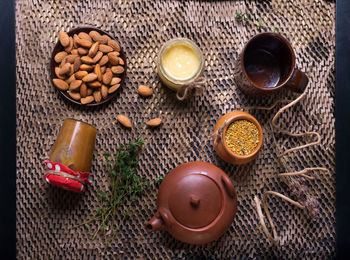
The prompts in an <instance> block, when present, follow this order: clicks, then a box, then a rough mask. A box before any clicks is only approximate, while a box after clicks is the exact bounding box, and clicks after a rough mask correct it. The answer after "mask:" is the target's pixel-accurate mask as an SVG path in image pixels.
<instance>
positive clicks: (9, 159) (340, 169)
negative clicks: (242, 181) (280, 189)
mask: <svg viewBox="0 0 350 260" xmlns="http://www.w3.org/2000/svg"><path fill="white" fill-rule="evenodd" d="M336 4H337V20H336V179H337V201H336V206H337V211H336V221H337V258H339V259H349V256H350V234H349V232H350V164H349V165H347V162H350V153H349V151H350V107H349V104H350V1H349V0H338V1H337V3H336ZM14 17H15V16H14V1H11V0H0V79H1V81H0V82H1V83H0V120H1V121H0V122H1V123H0V169H1V170H0V208H1V211H0V248H1V251H2V252H1V254H0V256H1V257H0V258H1V259H15V257H16V190H15V188H16V162H15V159H16V112H15V109H16V98H15V95H16V92H15V87H16V81H15V77H16V74H15V36H14V35H15V28H14V27H15V25H14ZM325 105H328V104H325Z"/></svg>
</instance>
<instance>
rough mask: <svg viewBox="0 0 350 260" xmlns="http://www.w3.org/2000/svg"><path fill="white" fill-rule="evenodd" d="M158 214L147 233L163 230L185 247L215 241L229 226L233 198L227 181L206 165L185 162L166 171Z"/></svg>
mask: <svg viewBox="0 0 350 260" xmlns="http://www.w3.org/2000/svg"><path fill="white" fill-rule="evenodd" d="M157 204H158V211H157V212H156V214H155V215H154V217H153V218H152V219H151V220H150V221H148V222H147V223H146V229H147V230H148V231H155V230H166V231H167V232H169V233H170V234H171V235H172V236H174V237H175V238H176V239H178V240H180V241H182V242H185V243H189V244H197V245H199V244H205V243H209V242H211V241H214V240H216V239H218V238H219V237H220V236H221V235H222V234H223V233H225V232H226V230H227V229H228V228H229V227H230V225H231V224H232V222H233V220H234V218H235V215H236V212H237V195H236V191H235V188H234V186H233V184H232V182H231V180H230V178H229V177H228V176H227V175H226V174H225V173H224V172H223V171H222V170H221V169H219V168H218V167H216V166H214V165H213V164H210V163H206V162H189V163H185V164H182V165H180V166H178V167H176V168H175V169H173V170H172V171H170V172H169V173H168V174H167V175H166V177H165V178H164V180H163V182H162V184H161V185H160V187H159V191H158V201H157Z"/></svg>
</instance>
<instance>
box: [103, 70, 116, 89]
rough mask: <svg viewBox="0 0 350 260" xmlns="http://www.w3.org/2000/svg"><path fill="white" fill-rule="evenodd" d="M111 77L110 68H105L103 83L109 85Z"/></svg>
mask: <svg viewBox="0 0 350 260" xmlns="http://www.w3.org/2000/svg"><path fill="white" fill-rule="evenodd" d="M112 77H113V73H112V72H111V71H110V70H107V71H106V73H105V74H103V77H102V81H103V84H105V85H109V84H110V83H111V81H112Z"/></svg>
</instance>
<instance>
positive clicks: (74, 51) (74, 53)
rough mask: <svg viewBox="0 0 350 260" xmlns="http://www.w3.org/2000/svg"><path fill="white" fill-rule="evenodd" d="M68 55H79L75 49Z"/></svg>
mask: <svg viewBox="0 0 350 260" xmlns="http://www.w3.org/2000/svg"><path fill="white" fill-rule="evenodd" d="M70 53H72V54H73V55H79V52H78V50H77V49H73V50H72V51H71V52H70Z"/></svg>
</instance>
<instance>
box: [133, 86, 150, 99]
mask: <svg viewBox="0 0 350 260" xmlns="http://www.w3.org/2000/svg"><path fill="white" fill-rule="evenodd" d="M137 92H139V94H140V95H141V96H144V97H149V96H152V94H153V91H152V89H150V88H149V87H147V86H145V85H139V88H138V89H137Z"/></svg>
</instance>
